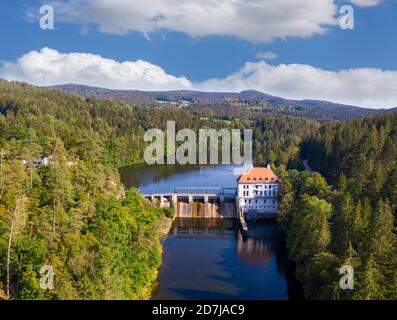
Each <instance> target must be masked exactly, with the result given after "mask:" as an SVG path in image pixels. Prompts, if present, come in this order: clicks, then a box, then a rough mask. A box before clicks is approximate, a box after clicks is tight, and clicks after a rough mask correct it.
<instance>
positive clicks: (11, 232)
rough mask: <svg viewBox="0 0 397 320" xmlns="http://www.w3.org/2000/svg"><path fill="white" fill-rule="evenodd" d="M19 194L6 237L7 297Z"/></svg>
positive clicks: (8, 294)
mask: <svg viewBox="0 0 397 320" xmlns="http://www.w3.org/2000/svg"><path fill="white" fill-rule="evenodd" d="M20 197H21V196H20V195H18V198H17V202H16V204H15V209H14V213H13V215H12V219H11V228H10V236H9V238H8V249H7V298H10V260H11V244H12V236H13V234H14V223H15V217H16V214H17V210H18V204H19V198H20Z"/></svg>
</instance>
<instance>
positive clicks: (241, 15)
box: [47, 0, 337, 42]
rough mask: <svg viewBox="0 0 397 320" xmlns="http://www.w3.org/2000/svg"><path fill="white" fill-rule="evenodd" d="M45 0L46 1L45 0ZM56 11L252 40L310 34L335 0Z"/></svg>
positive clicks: (89, 6)
mask: <svg viewBox="0 0 397 320" xmlns="http://www.w3.org/2000/svg"><path fill="white" fill-rule="evenodd" d="M47 2H48V1H47ZM49 3H51V4H52V5H53V6H54V7H55V13H56V16H57V17H58V18H59V19H62V20H64V21H67V22H72V23H82V24H90V23H93V24H96V25H98V28H99V31H101V32H106V33H111V34H119V35H123V34H126V33H128V32H129V31H138V32H142V33H144V34H145V35H146V36H148V35H149V34H150V33H152V32H156V31H161V30H170V31H177V32H183V33H186V34H188V35H190V36H192V37H203V36H209V35H226V36H235V37H238V38H240V39H245V40H248V41H252V42H265V41H270V40H272V39H274V38H285V37H310V36H313V35H315V34H321V33H324V32H325V31H326V27H327V26H330V25H336V24H337V20H336V17H335V14H336V12H337V7H336V4H335V3H334V1H333V0H316V1H307V0H277V1H274V0H145V1H142V0H65V1H60V0H53V1H50V2H49Z"/></svg>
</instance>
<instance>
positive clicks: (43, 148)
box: [0, 81, 318, 299]
mask: <svg viewBox="0 0 397 320" xmlns="http://www.w3.org/2000/svg"><path fill="white" fill-rule="evenodd" d="M168 120H174V121H175V122H176V127H177V130H179V129H181V128H192V129H195V130H198V129H200V128H206V127H208V128H215V129H218V128H219V129H220V128H225V127H226V128H229V129H232V128H241V129H243V128H251V127H252V126H254V137H255V154H256V155H260V156H257V158H258V161H264V160H265V159H266V158H271V159H274V161H276V162H277V163H278V165H279V166H280V167H283V168H285V167H288V166H289V165H290V163H291V161H295V162H296V161H298V157H299V148H298V146H299V143H300V142H301V141H302V139H303V138H304V137H308V136H309V135H310V134H312V133H313V132H314V131H315V130H316V129H317V128H318V124H317V123H316V122H312V121H308V120H305V119H302V118H296V119H294V118H291V117H264V116H263V117H262V118H259V119H248V118H247V119H243V120H240V119H236V120H234V121H225V120H222V119H215V118H213V117H202V116H199V115H196V114H194V113H193V112H187V111H184V110H176V109H169V108H164V109H156V110H153V109H151V108H145V107H134V106H130V105H124V104H121V103H117V102H114V101H95V100H91V99H84V98H81V97H78V96H73V95H71V94H67V93H62V92H60V91H57V90H50V89H43V88H37V87H34V86H30V85H27V84H20V83H8V82H5V81H0V160H1V161H0V256H1V257H3V258H2V259H1V261H0V280H1V281H0V294H1V295H2V296H3V297H4V296H6V295H7V293H9V295H10V297H11V298H16V299H25V298H29V299H43V298H45V299H112V298H113V299H134V298H147V297H149V295H150V288H151V286H152V284H153V281H154V280H155V278H156V273H157V268H158V267H159V265H160V263H161V261H160V253H161V247H160V244H159V237H160V236H161V232H160V231H159V229H161V228H160V227H159V226H161V224H162V223H164V221H163V220H164V219H163V217H164V212H161V211H160V210H159V209H155V208H153V207H152V206H150V205H148V204H146V203H145V202H144V201H143V200H142V199H141V198H140V196H139V195H138V194H137V192H136V191H133V190H132V191H127V192H125V191H124V189H123V187H122V186H121V184H120V180H119V174H118V170H117V169H118V168H120V167H123V166H126V165H130V164H136V163H141V162H143V151H144V148H145V143H144V141H143V134H144V132H145V131H146V130H147V129H151V128H160V129H165V128H166V122H167V121H168ZM302 127H303V128H305V129H304V130H301V129H302ZM270 146H271V148H272V151H271V152H270V151H269V152H268V151H267V149H268V148H269V147H270ZM265 150H266V152H268V153H265ZM44 157H48V159H50V160H49V161H50V162H49V165H44V166H43V165H38V164H37V163H35V162H37V160H38V159H42V158H44ZM46 264H47V265H52V266H54V267H55V268H56V269H57V277H56V284H55V290H52V291H51V292H45V291H43V290H40V289H39V282H38V281H39V270H40V267H41V266H43V265H46Z"/></svg>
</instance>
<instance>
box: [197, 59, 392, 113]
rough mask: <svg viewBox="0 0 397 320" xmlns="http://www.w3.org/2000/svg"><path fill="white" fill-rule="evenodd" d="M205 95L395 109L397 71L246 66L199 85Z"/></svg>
mask: <svg viewBox="0 0 397 320" xmlns="http://www.w3.org/2000/svg"><path fill="white" fill-rule="evenodd" d="M196 87H198V88H199V89H201V90H206V91H213V90H215V91H242V90H251V89H253V90H259V91H263V92H266V93H268V94H271V95H275V96H280V97H284V98H289V99H318V100H327V101H332V102H337V103H343V104H351V105H358V106H362V107H372V108H379V107H395V106H397V90H396V88H397V71H383V70H380V69H370V68H361V69H348V70H340V71H336V72H335V71H326V70H322V69H318V68H315V67H312V66H309V65H303V64H280V65H278V66H272V65H269V64H267V63H266V62H264V61H261V62H247V63H246V64H245V65H244V67H242V68H241V69H240V70H238V71H237V72H235V73H233V74H230V75H229V76H227V77H225V78H224V79H210V80H207V81H205V82H203V83H201V84H199V85H197V86H196Z"/></svg>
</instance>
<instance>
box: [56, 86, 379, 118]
mask: <svg viewBox="0 0 397 320" xmlns="http://www.w3.org/2000/svg"><path fill="white" fill-rule="evenodd" d="M55 88H57V89H60V90H62V91H66V92H69V93H73V94H77V95H80V96H83V97H86V98H92V99H99V100H106V99H110V100H115V101H119V102H123V103H128V104H131V105H147V106H153V107H155V106H159V105H166V106H167V105H168V106H176V107H181V108H192V109H201V110H203V109H204V110H205V111H206V112H207V110H212V111H215V112H219V110H223V111H227V110H228V109H230V108H233V109H234V112H240V113H244V112H246V111H251V110H254V111H259V112H263V113H267V114H269V113H270V114H281V115H292V116H303V117H307V118H311V119H316V120H343V119H353V118H358V117H362V116H368V115H374V114H378V113H380V112H382V111H385V110H375V109H368V108H359V107H356V106H348V105H342V104H336V103H331V102H326V101H317V100H301V101H298V100H288V99H283V98H279V97H275V96H271V95H268V94H265V93H262V92H259V91H252V90H251V91H243V92H240V93H230V92H198V91H188V90H181V91H165V92H149V91H136V90H111V89H103V88H96V87H88V86H82V85H73V84H67V85H59V86H55Z"/></svg>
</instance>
